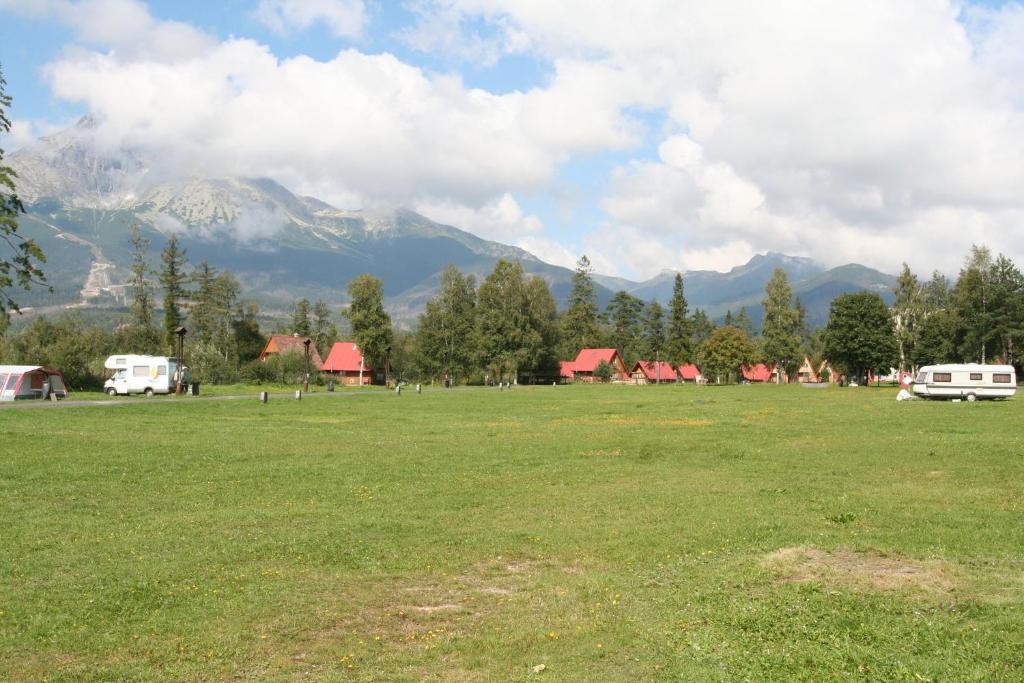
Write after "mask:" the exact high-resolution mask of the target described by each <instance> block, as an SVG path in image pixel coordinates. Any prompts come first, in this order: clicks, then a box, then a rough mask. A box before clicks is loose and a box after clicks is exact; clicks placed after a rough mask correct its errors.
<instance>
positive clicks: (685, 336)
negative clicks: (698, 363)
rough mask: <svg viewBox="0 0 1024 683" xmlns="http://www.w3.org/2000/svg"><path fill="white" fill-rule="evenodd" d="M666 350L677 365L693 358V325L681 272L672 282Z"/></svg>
mask: <svg viewBox="0 0 1024 683" xmlns="http://www.w3.org/2000/svg"><path fill="white" fill-rule="evenodd" d="M665 351H666V358H667V359H668V361H669V363H671V364H672V365H673V366H675V367H679V366H680V365H683V364H685V363H689V362H691V361H692V360H693V326H692V325H691V320H690V310H689V304H688V303H687V301H686V292H685V291H684V288H683V276H682V274H680V273H676V277H675V280H674V281H673V283H672V300H671V301H670V302H669V314H668V331H667V333H666V349H665Z"/></svg>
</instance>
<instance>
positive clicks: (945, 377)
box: [932, 372, 953, 382]
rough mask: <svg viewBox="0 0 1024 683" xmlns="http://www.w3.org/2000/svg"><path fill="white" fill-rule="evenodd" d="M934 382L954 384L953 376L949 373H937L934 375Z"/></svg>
mask: <svg viewBox="0 0 1024 683" xmlns="http://www.w3.org/2000/svg"><path fill="white" fill-rule="evenodd" d="M932 381H933V382H952V381H953V376H952V375H950V374H949V373H948V372H935V373H932Z"/></svg>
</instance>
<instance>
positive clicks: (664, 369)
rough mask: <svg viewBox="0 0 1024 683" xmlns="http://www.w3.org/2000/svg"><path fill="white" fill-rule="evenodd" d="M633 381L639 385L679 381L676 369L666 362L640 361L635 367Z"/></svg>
mask: <svg viewBox="0 0 1024 683" xmlns="http://www.w3.org/2000/svg"><path fill="white" fill-rule="evenodd" d="M631 374H632V376H633V381H634V382H636V383H637V384H657V383H659V382H661V383H665V382H675V381H677V380H678V377H677V376H676V371H675V368H673V367H672V364H671V363H666V362H665V361H649V360H638V361H637V362H636V365H634V366H633V372H632V373H631Z"/></svg>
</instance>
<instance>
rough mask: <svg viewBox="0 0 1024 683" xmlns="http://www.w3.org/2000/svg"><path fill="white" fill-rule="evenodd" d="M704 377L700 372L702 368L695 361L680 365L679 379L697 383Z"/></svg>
mask: <svg viewBox="0 0 1024 683" xmlns="http://www.w3.org/2000/svg"><path fill="white" fill-rule="evenodd" d="M702 379H703V377H702V376H701V374H700V368H698V367H697V366H696V365H694V364H693V363H687V364H685V365H680V366H679V380H680V381H682V382H687V383H690V384H697V383H698V382H700V381H701V380H702Z"/></svg>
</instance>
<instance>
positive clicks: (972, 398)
mask: <svg viewBox="0 0 1024 683" xmlns="http://www.w3.org/2000/svg"><path fill="white" fill-rule="evenodd" d="M964 398H966V399H967V400H968V401H969V402H971V403H974V402H975V401H977V400H978V396H977V395H976V394H967V396H965V397H964Z"/></svg>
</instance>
